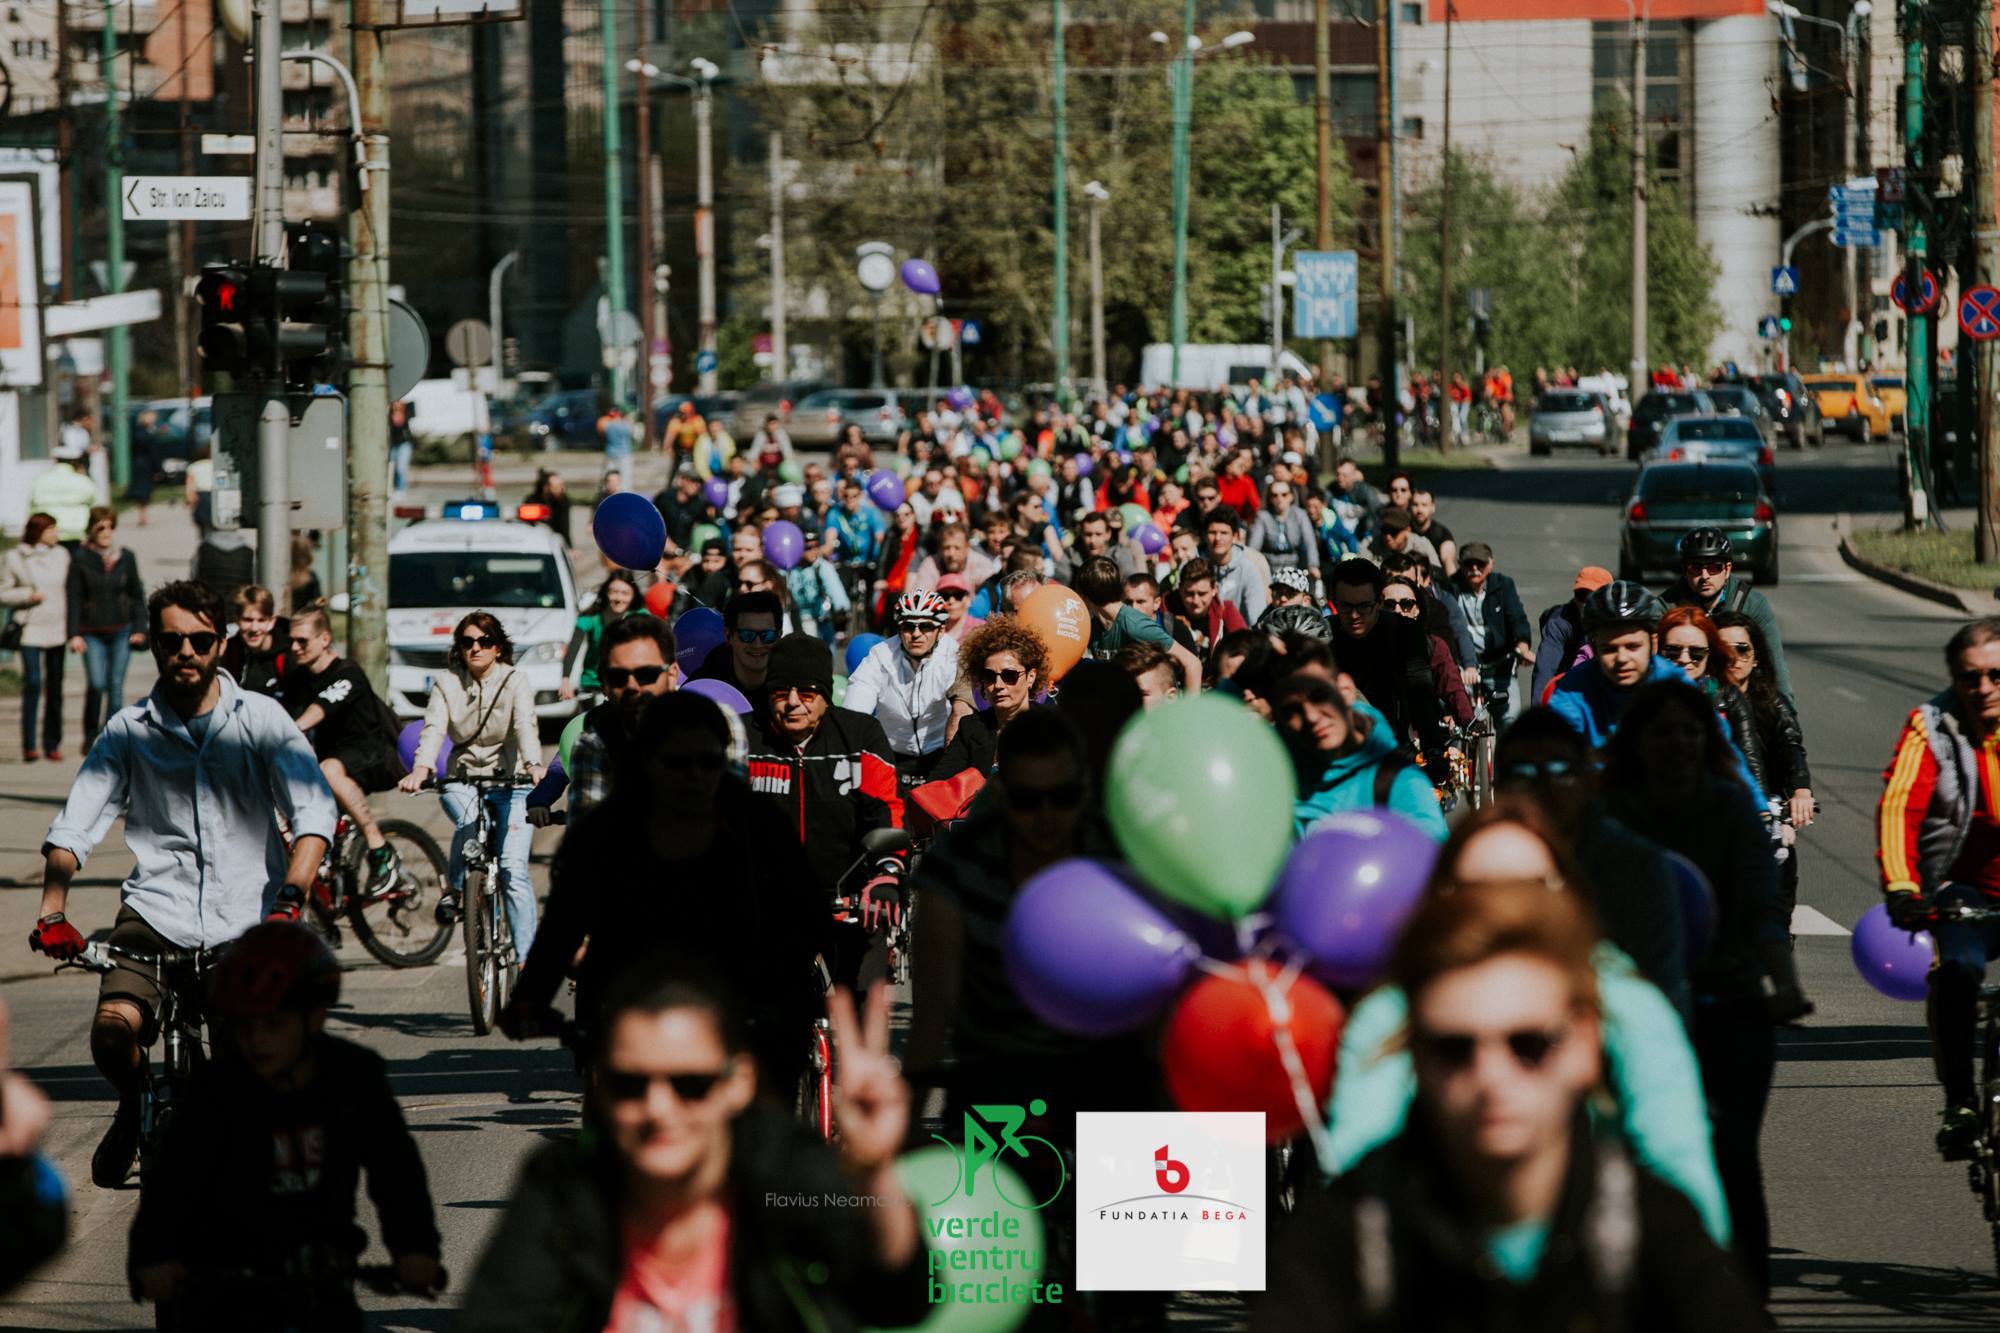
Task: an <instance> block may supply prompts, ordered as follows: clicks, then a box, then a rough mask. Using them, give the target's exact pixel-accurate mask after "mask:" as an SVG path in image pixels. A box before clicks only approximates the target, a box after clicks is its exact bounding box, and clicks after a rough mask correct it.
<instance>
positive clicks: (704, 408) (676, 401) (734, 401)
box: [652, 389, 743, 440]
mask: <svg viewBox="0 0 2000 1333" xmlns="http://www.w3.org/2000/svg"><path fill="white" fill-rule="evenodd" d="M742 401H743V395H742V393H741V392H740V391H738V390H736V389H724V390H723V391H722V392H720V393H697V394H685V393H675V394H666V395H663V396H662V397H659V398H655V399H654V400H653V434H652V438H653V439H655V440H657V439H659V438H661V437H662V436H664V435H665V434H666V431H667V418H668V417H671V416H672V415H673V414H674V413H676V412H678V411H680V410H681V404H682V403H693V404H694V411H695V415H696V416H698V417H700V418H701V419H702V420H703V421H711V420H713V419H715V418H716V417H721V418H722V419H723V420H724V421H727V420H729V418H730V417H732V416H734V415H735V413H736V408H737V405H738V404H739V403H741V402H742Z"/></svg>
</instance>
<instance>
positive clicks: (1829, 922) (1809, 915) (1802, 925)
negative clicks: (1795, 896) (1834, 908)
mask: <svg viewBox="0 0 2000 1333" xmlns="http://www.w3.org/2000/svg"><path fill="white" fill-rule="evenodd" d="M1853 933H1854V932H1853V931H1851V930H1849V929H1848V928H1847V927H1846V926H1843V925H1841V924H1840V923H1839V922H1838V921H1835V920H1834V919H1833V918H1832V917H1830V916H1828V915H1827V914H1826V913H1825V912H1822V911H1820V910H1819V909H1818V908H1817V907H1808V906H1806V905H1805V904H1804V903H1800V904H1799V905H1798V906H1797V907H1794V908H1793V909H1792V934H1794V935H1851V934H1853Z"/></svg>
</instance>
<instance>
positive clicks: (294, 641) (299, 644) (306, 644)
mask: <svg viewBox="0 0 2000 1333" xmlns="http://www.w3.org/2000/svg"><path fill="white" fill-rule="evenodd" d="M285 642H286V643H289V644H290V645H292V647H294V648H310V647H312V640H311V639H302V638H300V637H299V636H298V635H296V634H294V635H292V637H291V638H289V639H286V640H285Z"/></svg>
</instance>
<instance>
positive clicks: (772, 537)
mask: <svg viewBox="0 0 2000 1333" xmlns="http://www.w3.org/2000/svg"><path fill="white" fill-rule="evenodd" d="M805 549H806V535H805V534H804V533H803V532H800V531H799V525H798V524H796V523H794V522H792V521H791V520H790V519H788V518H781V519H779V520H778V521H777V522H775V523H773V524H771V525H770V526H769V527H767V528H765V529H764V558H765V559H766V560H769V561H770V562H771V563H772V564H774V565H776V566H777V567H778V568H779V569H791V568H793V567H794V566H796V565H797V564H798V563H799V557H800V556H802V555H804V554H805Z"/></svg>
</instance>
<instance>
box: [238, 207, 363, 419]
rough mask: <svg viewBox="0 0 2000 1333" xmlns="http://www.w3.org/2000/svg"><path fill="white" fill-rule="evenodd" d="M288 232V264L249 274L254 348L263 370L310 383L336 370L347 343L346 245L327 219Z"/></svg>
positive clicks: (290, 381)
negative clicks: (344, 268) (345, 296)
mask: <svg viewBox="0 0 2000 1333" xmlns="http://www.w3.org/2000/svg"><path fill="white" fill-rule="evenodd" d="M286 236H287V256H286V258H287V264H286V267H284V268H276V267H261V268H257V269H254V270H252V271H251V274H250V288H251V290H250V309H251V311H252V312H253V314H252V318H251V322H250V350H251V356H252V358H253V359H254V360H255V362H256V364H257V368H258V370H260V371H262V372H263V373H264V374H267V375H269V376H270V377H271V378H273V379H281V380H284V381H285V382H286V383H288V384H295V385H300V386H311V385H314V384H317V383H320V382H321V381H324V380H330V379H332V378H333V376H334V375H335V374H336V373H337V369H338V367H339V363H340V352H341V348H342V346H343V344H344V342H345V335H346V332H347V311H346V308H345V302H344V301H343V299H342V293H343V286H342V283H341V277H342V270H343V267H344V260H345V256H344V247H343V246H342V245H341V242H340V239H339V237H338V235H337V234H335V233H334V231H333V230H332V229H331V228H330V227H328V226H327V225H326V224H324V223H318V222H297V223H293V224H292V225H291V226H289V227H287V228H286Z"/></svg>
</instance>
